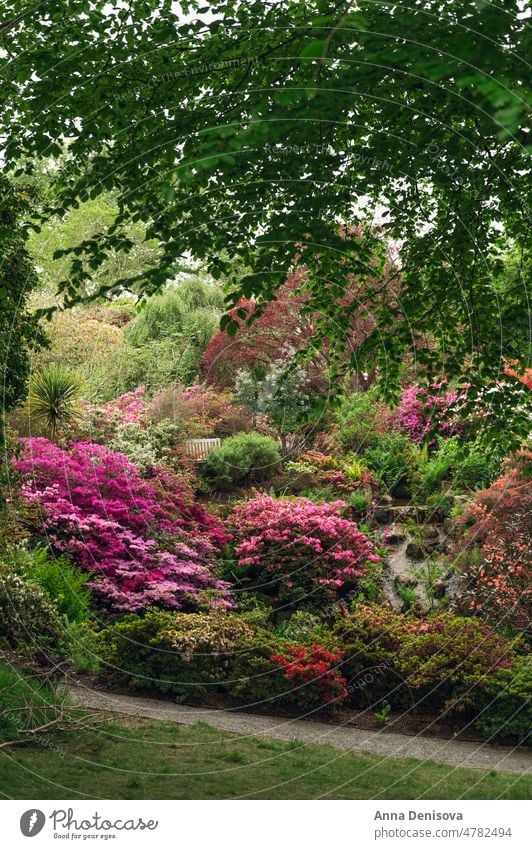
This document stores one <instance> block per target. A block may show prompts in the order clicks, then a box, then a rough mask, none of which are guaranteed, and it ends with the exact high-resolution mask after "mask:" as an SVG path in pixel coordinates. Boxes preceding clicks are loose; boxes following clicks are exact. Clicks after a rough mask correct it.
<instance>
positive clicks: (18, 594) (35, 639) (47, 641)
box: [0, 568, 63, 654]
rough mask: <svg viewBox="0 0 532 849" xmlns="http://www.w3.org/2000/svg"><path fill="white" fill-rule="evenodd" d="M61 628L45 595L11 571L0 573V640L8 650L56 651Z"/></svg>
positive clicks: (7, 569) (6, 570)
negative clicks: (9, 648) (4, 642)
mask: <svg viewBox="0 0 532 849" xmlns="http://www.w3.org/2000/svg"><path fill="white" fill-rule="evenodd" d="M62 636H63V626H62V625H61V621H60V619H59V616H58V613H57V610H56V608H55V607H54V605H53V604H52V602H51V601H50V599H49V598H48V596H47V595H46V593H45V592H43V590H42V589H41V588H40V587H39V586H37V584H35V583H33V582H31V581H26V580H24V579H23V578H22V577H21V576H20V575H17V574H16V573H15V572H14V571H13V570H12V569H9V568H6V569H4V570H3V571H2V572H1V573H0V639H2V638H3V639H4V640H5V641H6V642H7V644H8V645H9V646H10V647H11V648H16V649H20V650H22V651H25V652H26V653H29V654H32V653H33V654H35V653H37V652H38V651H39V650H40V649H50V648H56V647H57V646H58V644H59V642H60V640H61V638H62Z"/></svg>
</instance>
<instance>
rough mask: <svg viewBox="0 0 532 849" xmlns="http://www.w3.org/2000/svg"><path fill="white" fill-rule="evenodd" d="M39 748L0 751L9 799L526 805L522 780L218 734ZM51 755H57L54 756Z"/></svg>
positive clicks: (108, 730) (60, 739)
mask: <svg viewBox="0 0 532 849" xmlns="http://www.w3.org/2000/svg"><path fill="white" fill-rule="evenodd" d="M46 742H47V743H49V745H47V746H45V747H44V748H39V749H37V748H8V749H4V750H1V751H0V792H1V794H2V796H3V797H4V798H11V799H69V798H98V799H234V798H242V797H243V798H251V799H315V798H318V797H322V796H323V797H325V798H329V799H373V798H378V799H462V798H463V799H499V798H501V799H527V798H530V796H531V795H532V776H519V775H514V774H510V773H495V772H488V771H484V770H483V771H480V770H470V769H457V768H453V767H450V766H444V765H437V764H428V763H422V762H420V761H416V760H413V759H404V760H390V759H386V758H383V757H382V756H375V755H359V754H357V755H354V754H351V753H350V752H344V751H340V750H338V749H334V748H332V747H330V746H322V745H305V744H302V743H301V742H299V741H294V742H293V743H285V742H281V741H277V740H271V739H260V738H256V737H251V738H245V739H240V738H239V737H238V735H235V734H230V733H227V732H222V731H218V730H217V729H215V728H211V727H210V726H208V725H205V724H204V723H198V724H196V725H193V726H180V725H176V724H174V723H164V722H159V723H156V722H150V721H147V720H146V721H144V720H138V721H137V720H135V721H134V722H127V723H126V722H120V721H116V720H113V722H112V723H109V724H105V725H104V726H102V727H100V728H98V729H91V730H86V731H84V732H83V733H81V734H76V735H70V736H67V735H59V734H57V735H54V736H53V737H51V738H50V740H49V741H46ZM52 746H56V747H58V749H56V750H54V749H53V748H52Z"/></svg>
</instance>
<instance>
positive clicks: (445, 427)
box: [394, 383, 461, 442]
mask: <svg viewBox="0 0 532 849" xmlns="http://www.w3.org/2000/svg"><path fill="white" fill-rule="evenodd" d="M444 386H445V384H443V383H438V384H433V385H432V386H430V387H429V388H426V387H423V386H411V387H410V388H408V389H404V390H403V392H402V394H401V399H400V401H399V406H398V407H397V410H396V411H395V416H394V424H395V427H396V428H397V429H398V430H400V431H402V432H403V433H406V434H407V435H408V436H409V437H410V439H412V441H413V442H422V441H423V440H424V439H425V437H426V436H427V434H429V433H431V432H433V431H434V430H435V429H436V427H437V429H438V432H439V433H440V435H441V436H443V437H447V436H452V435H453V434H454V433H459V432H460V430H461V426H460V423H459V422H458V421H457V418H456V405H457V402H458V400H459V396H458V395H457V394H456V393H455V392H450V391H448V390H445V389H444Z"/></svg>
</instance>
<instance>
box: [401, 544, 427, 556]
mask: <svg viewBox="0 0 532 849" xmlns="http://www.w3.org/2000/svg"><path fill="white" fill-rule="evenodd" d="M426 554H427V549H426V547H425V546H423V545H418V543H417V542H409V543H408V545H407V547H406V556H407V557H410V559H411V560H424V559H425V555H426Z"/></svg>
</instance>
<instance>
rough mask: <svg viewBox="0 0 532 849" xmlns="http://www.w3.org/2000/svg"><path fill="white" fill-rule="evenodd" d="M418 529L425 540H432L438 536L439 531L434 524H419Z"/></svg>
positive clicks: (437, 538)
mask: <svg viewBox="0 0 532 849" xmlns="http://www.w3.org/2000/svg"><path fill="white" fill-rule="evenodd" d="M419 530H420V532H421V535H422V537H423V540H424V541H425V542H433V541H434V540H439V538H440V533H439V531H438V528H437V527H436V526H435V525H421V527H420V529H419Z"/></svg>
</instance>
